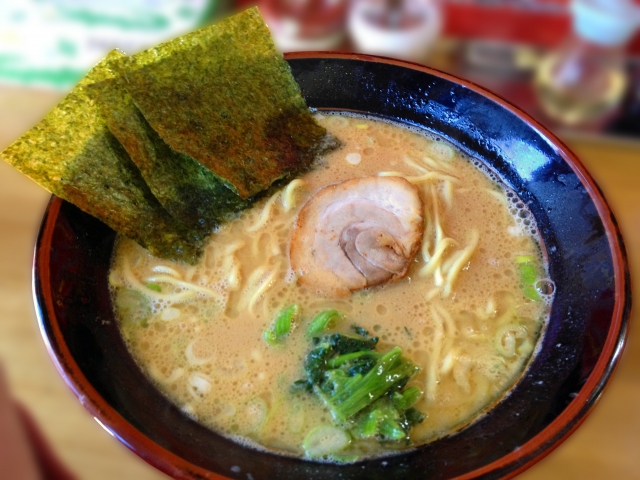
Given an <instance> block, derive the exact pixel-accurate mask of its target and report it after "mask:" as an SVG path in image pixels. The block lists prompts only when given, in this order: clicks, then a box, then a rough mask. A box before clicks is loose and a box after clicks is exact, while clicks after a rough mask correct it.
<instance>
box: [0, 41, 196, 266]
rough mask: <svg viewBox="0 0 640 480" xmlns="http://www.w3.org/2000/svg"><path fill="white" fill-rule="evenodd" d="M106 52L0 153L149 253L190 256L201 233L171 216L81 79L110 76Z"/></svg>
mask: <svg viewBox="0 0 640 480" xmlns="http://www.w3.org/2000/svg"><path fill="white" fill-rule="evenodd" d="M120 55H121V54H119V53H117V52H112V53H111V54H109V55H108V56H107V57H106V58H105V59H104V60H103V61H101V62H100V63H99V64H98V65H96V66H95V67H94V68H93V69H92V70H91V71H90V72H89V73H88V74H87V76H86V77H85V78H84V79H83V80H82V81H81V82H80V83H79V84H78V85H77V86H76V87H75V88H74V89H73V90H72V91H71V92H70V93H69V94H68V95H67V96H66V97H65V98H64V99H63V100H62V101H61V102H60V103H59V104H58V105H57V106H56V107H55V108H54V109H53V110H52V111H51V112H50V113H49V114H48V115H47V116H46V117H45V118H44V119H43V120H41V121H40V122H39V123H38V124H37V125H36V126H34V127H33V128H32V129H31V130H29V131H28V132H27V133H25V134H24V135H23V136H22V137H21V138H19V139H18V140H17V141H15V142H14V143H13V144H11V145H10V146H9V147H8V148H7V149H6V150H5V151H4V152H2V153H1V154H0V157H2V158H3V160H5V161H6V162H8V163H9V164H11V165H13V166H14V167H16V168H17V169H18V170H20V171H21V172H22V173H24V174H26V175H27V176H28V177H30V178H31V179H32V180H34V181H36V182H37V183H39V184H40V185H42V186H43V187H44V188H46V189H47V190H49V191H50V192H52V193H53V194H55V195H58V196H59V197H62V198H63V199H65V200H67V201H69V202H71V203H73V204H75V205H76V206H78V207H79V208H80V209H82V210H84V211H85V212H87V213H89V214H91V215H93V216H95V217H97V218H98V219H100V220H102V221H103V222H104V223H106V224H107V225H109V226H110V227H111V228H113V229H114V230H116V231H117V232H120V233H122V234H124V235H126V236H128V237H129V238H132V239H133V240H136V241H137V242H138V243H140V244H141V245H142V246H144V247H146V248H147V249H148V250H149V252H150V253H152V254H153V255H156V256H159V257H164V258H170V259H174V260H184V261H187V262H189V263H194V262H195V261H196V260H197V258H198V257H199V255H200V253H201V251H202V246H203V245H202V244H203V240H204V239H203V238H201V236H199V235H198V234H197V233H196V232H195V231H192V230H190V229H187V228H185V227H184V226H182V225H181V224H179V223H178V222H176V221H175V220H174V219H173V218H172V217H171V216H170V215H169V213H168V212H167V211H166V210H165V209H164V208H163V207H162V205H161V204H160V203H159V202H158V200H157V199H156V198H155V197H154V196H153V194H152V193H151V191H150V190H149V188H148V187H147V185H146V183H145V182H144V180H143V178H142V176H141V175H140V172H139V170H138V169H137V167H136V166H135V165H134V164H133V162H132V161H131V160H130V158H129V156H128V155H127V153H126V151H125V150H124V148H122V146H121V145H120V143H119V142H118V140H117V139H116V138H115V137H114V136H113V134H112V133H111V132H110V131H109V129H108V127H107V124H106V123H105V121H104V119H103V118H102V116H101V115H100V112H99V109H98V108H97V107H96V106H95V105H94V102H93V100H92V99H91V98H90V97H89V96H88V95H87V92H86V87H87V85H89V84H91V83H93V82H96V81H101V80H104V79H106V78H109V77H111V76H112V73H111V72H110V70H109V69H108V68H107V64H108V63H109V62H110V61H111V60H113V59H114V58H117V57H118V56H120Z"/></svg>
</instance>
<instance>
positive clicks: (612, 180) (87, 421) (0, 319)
mask: <svg viewBox="0 0 640 480" xmlns="http://www.w3.org/2000/svg"><path fill="white" fill-rule="evenodd" d="M59 98H60V96H59V94H57V93H52V92H44V91H33V90H22V89H17V88H10V87H0V150H2V149H3V148H4V147H6V146H7V145H8V144H9V143H11V141H13V140H14V139H16V138H18V137H19V136H20V135H21V134H22V133H23V132H24V131H26V130H27V129H28V128H30V127H31V126H32V125H33V124H34V123H35V122H37V121H38V120H39V119H40V118H41V117H42V116H43V115H44V114H45V113H46V112H47V111H48V110H49V109H50V108H51V107H52V106H53V105H54V104H55V103H56V102H57V100H58V99H59ZM568 143H569V144H570V146H571V147H572V148H573V149H574V151H575V152H576V153H577V154H578V156H579V157H580V158H581V159H582V161H583V162H584V164H585V165H586V166H587V168H588V169H589V171H590V172H591V173H592V175H593V177H594V178H595V179H596V181H597V182H598V183H599V184H600V186H601V188H602V190H603V191H604V193H605V196H606V197H607V199H608V201H609V202H610V204H611V206H612V208H613V210H614V212H615V214H616V217H617V219H618V221H619V223H620V226H621V228H622V231H623V234H624V238H625V241H626V245H627V251H628V254H629V260H630V262H631V275H632V277H636V278H637V276H638V274H640V188H639V182H640V144H638V145H622V144H614V143H606V142H602V141H597V140H589V139H581V140H572V141H569V142H568ZM48 199H49V194H48V193H47V192H45V191H44V190H43V189H41V188H40V187H38V186H37V185H35V184H34V183H32V182H31V181H30V180H28V179H27V178H25V177H23V176H22V175H21V174H20V173H18V172H17V171H15V170H14V169H13V168H11V167H10V166H8V165H6V164H5V163H4V162H0V362H1V363H2V364H4V367H5V369H6V370H7V373H8V376H9V379H10V384H11V388H12V389H13V392H14V395H15V396H16V397H17V398H18V399H19V400H20V401H21V402H22V403H23V404H24V405H26V406H27V407H28V409H29V410H30V411H31V412H32V414H33V416H34V417H35V419H36V420H37V421H38V423H39V424H40V426H41V428H42V430H43V432H44V434H45V436H46V437H47V438H48V439H49V441H50V442H51V444H52V445H53V447H54V449H55V451H56V452H57V454H58V455H59V457H61V459H62V460H63V461H64V462H65V463H66V464H67V465H68V467H69V468H70V469H71V470H72V471H73V472H74V473H76V474H77V476H78V478H80V479H87V480H101V479H104V480H113V479H136V480H146V479H149V480H151V479H160V478H167V477H166V476H165V475H163V474H162V473H160V472H158V471H156V470H155V469H153V468H152V467H150V466H149V465H147V464H146V463H145V462H144V461H142V460H141V459H139V458H138V457H137V456H135V455H134V454H133V453H131V452H129V450H127V449H126V448H125V447H124V446H122V445H121V444H120V443H118V442H117V441H116V440H115V439H114V438H113V437H111V436H110V435H109V434H107V432H105V431H104V430H103V429H102V428H101V427H100V425H99V424H98V423H97V422H95V421H94V420H93V419H92V418H91V416H90V415H89V414H88V413H87V412H86V411H85V410H84V409H83V407H82V406H81V405H80V403H79V402H78V400H77V399H76V398H75V397H74V396H73V394H72V393H71V391H70V390H69V389H68V388H67V386H66V385H65V383H64V382H63V380H62V378H61V377H60V375H59V374H58V373H57V372H56V370H55V368H54V366H53V363H52V361H51V360H50V359H49V357H48V355H47V352H46V349H45V346H44V343H43V341H42V339H41V338H40V334H39V331H38V327H37V323H36V317H35V313H34V308H33V304H32V299H31V260H32V253H33V246H34V243H35V238H36V233H37V229H38V226H39V224H40V219H41V217H42V213H43V211H44V208H45V205H46V203H47V201H48ZM639 285H640V282H639V283H636V287H635V288H634V295H635V298H636V299H640V296H638V288H639ZM639 311H640V309H636V311H635V312H634V314H633V315H632V319H631V333H630V335H629V338H628V343H627V346H626V349H625V352H624V355H623V357H622V361H621V363H620V366H619V368H618V370H617V371H616V374H615V375H614V378H613V380H612V381H611V383H610V385H609V387H608V388H607V390H606V392H605V394H604V395H603V397H602V399H601V401H600V402H599V404H598V405H597V407H596V408H595V410H594V411H593V413H592V414H591V415H590V416H589V417H588V418H587V419H586V421H585V422H584V424H583V425H582V426H581V427H580V428H579V429H578V430H577V431H576V432H575V433H574V434H573V435H572V436H571V437H569V439H568V440H567V441H566V442H564V443H563V444H562V445H560V447H559V448H557V449H556V450H555V451H554V452H552V453H551V454H550V455H549V456H548V457H547V458H545V459H544V460H542V461H541V462H540V463H538V464H537V465H534V466H533V467H532V468H531V469H530V470H528V471H527V472H525V473H524V474H522V475H521V476H520V477H519V478H521V479H523V480H537V479H545V480H554V479H562V480H566V479H580V480H592V479H622V480H626V479H640V326H637V325H636V326H635V328H634V324H635V323H636V320H640V319H639V318H638V315H640V314H639V313H638V312H639Z"/></svg>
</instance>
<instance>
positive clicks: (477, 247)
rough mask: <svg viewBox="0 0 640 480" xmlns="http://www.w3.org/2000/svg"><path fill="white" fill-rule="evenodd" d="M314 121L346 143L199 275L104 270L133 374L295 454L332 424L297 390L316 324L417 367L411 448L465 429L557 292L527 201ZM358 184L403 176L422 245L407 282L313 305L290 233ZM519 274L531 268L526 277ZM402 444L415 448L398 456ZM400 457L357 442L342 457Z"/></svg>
mask: <svg viewBox="0 0 640 480" xmlns="http://www.w3.org/2000/svg"><path fill="white" fill-rule="evenodd" d="M317 119H318V121H319V122H320V123H321V124H322V125H323V126H325V127H326V128H327V129H328V130H329V131H330V132H331V133H333V134H334V135H335V136H336V137H337V138H339V139H340V140H341V141H342V142H343V143H344V147H343V148H341V149H339V150H337V151H335V152H333V153H331V154H330V155H329V156H327V157H326V158H325V159H324V161H323V162H322V164H321V165H319V166H318V167H317V168H315V169H314V170H312V171H310V172H309V173H306V174H304V175H303V176H301V177H300V178H298V179H296V180H293V181H292V182H291V183H289V184H288V185H287V186H286V187H285V188H284V189H282V190H280V191H278V192H277V193H274V194H273V195H272V196H271V197H269V198H267V199H265V200H263V201H262V202H260V203H259V204H257V205H256V206H255V208H253V209H251V210H249V211H247V212H245V213H243V214H242V215H241V216H240V217H239V218H238V219H236V220H234V221H232V222H230V223H228V224H226V225H224V226H223V227H222V228H220V230H219V231H218V232H217V233H216V234H214V235H213V236H212V238H211V241H210V244H209V245H208V246H207V248H206V251H205V254H204V257H203V258H202V260H201V262H200V263H199V264H198V265H197V266H188V265H184V264H178V263H172V262H169V261H164V260H160V259H157V258H155V257H152V256H150V255H149V254H148V253H147V252H146V251H145V250H143V249H142V248H141V247H139V246H138V245H137V244H135V243H134V242H132V241H129V240H127V239H124V238H121V239H119V241H118V242H117V245H116V248H115V253H114V257H113V265H112V269H111V273H110V283H111V286H112V288H113V295H114V304H116V305H119V307H117V308H116V314H117V319H118V323H119V325H120V328H121V331H122V335H123V337H124V339H125V341H126V343H127V345H128V347H129V349H130V350H131V352H132V354H133V356H134V358H135V359H136V361H137V362H138V363H139V365H140V367H141V368H142V369H143V370H144V371H145V372H146V373H147V374H148V376H149V377H150V378H151V379H152V380H153V382H155V384H156V385H157V387H158V388H159V389H160V390H161V391H162V392H163V393H164V394H165V395H166V396H167V397H168V398H170V399H171V401H173V402H174V403H175V404H176V405H178V406H179V407H180V408H181V409H182V410H183V411H184V412H185V413H186V414H188V415H189V416H191V417H193V418H195V419H197V420H198V421H200V422H202V423H203V424H205V425H207V426H208V427H210V428H212V429H213V430H215V431H217V432H220V433H222V434H223V435H226V436H230V437H232V438H234V439H236V440H238V441H240V442H244V443H245V444H247V445H250V446H254V447H257V448H265V449H268V450H271V451H276V452H279V453H283V454H291V455H304V454H305V452H304V450H303V447H302V445H303V442H304V439H305V437H306V436H307V435H308V434H309V432H310V431H312V430H313V429H314V428H316V427H318V426H320V425H333V424H334V420H333V419H332V417H331V415H330V413H329V412H328V410H327V409H326V407H325V406H324V405H323V404H322V402H321V401H320V400H319V399H318V398H317V397H316V396H314V395H312V394H308V393H306V392H298V393H291V385H292V383H293V382H294V381H296V380H298V379H300V378H301V377H303V376H304V364H303V363H304V358H305V356H306V355H307V353H308V352H309V351H310V349H311V348H312V344H311V342H310V340H309V338H308V336H307V335H305V330H306V328H307V325H308V323H309V321H310V320H311V319H312V318H313V317H314V316H315V315H316V314H317V313H319V312H321V311H323V310H326V309H336V310H339V311H340V312H342V313H344V315H345V319H344V321H342V322H338V323H337V324H336V325H335V326H334V328H333V330H331V331H332V332H333V331H335V332H343V333H352V332H353V330H352V325H357V326H360V327H362V328H364V329H366V330H367V331H368V332H370V334H371V335H375V336H378V337H379V338H380V340H379V344H378V346H377V350H380V351H382V352H385V351H388V350H390V349H391V348H393V347H395V346H399V347H400V348H401V349H402V355H403V356H404V357H406V358H408V359H410V360H411V361H413V362H414V363H416V364H417V365H418V366H419V367H420V371H419V373H418V374H417V375H416V376H414V377H413V378H412V379H411V381H410V382H409V384H408V386H417V387H419V388H420V389H421V390H422V392H423V395H422V397H421V399H420V400H419V402H418V403H417V404H416V405H415V408H416V409H418V410H419V411H420V412H422V413H423V414H424V415H425V419H424V420H423V421H422V423H420V424H418V425H416V426H415V427H413V429H412V430H411V441H412V443H411V445H416V444H420V443H425V442H428V441H431V440H433V439H435V438H438V437H440V436H442V435H445V434H447V433H450V432H452V431H454V430H456V429H459V428H461V427H462V426H464V425H466V424H468V423H469V422H471V421H472V420H473V419H475V418H477V417H478V415H479V414H481V413H482V412H483V411H486V409H487V408H489V407H490V406H492V405H493V404H494V403H495V402H496V401H497V400H498V399H499V398H500V397H501V396H503V395H504V394H505V392H507V391H508V390H509V389H510V388H511V387H512V386H513V385H514V383H515V382H516V381H517V379H518V378H519V377H520V375H521V374H522V371H523V368H524V366H525V365H526V364H527V362H528V360H529V359H530V357H531V355H532V353H533V352H534V350H535V345H536V344H537V341H538V339H539V337H540V335H541V332H542V331H543V330H544V325H545V320H546V317H547V314H548V311H549V306H550V302H551V294H550V292H551V291H552V283H551V281H550V280H549V279H548V273H547V268H546V266H545V263H544V261H543V258H542V254H541V251H540V246H539V243H538V242H539V239H538V236H537V233H536V230H535V228H536V227H535V224H534V222H533V219H532V217H531V215H530V214H529V212H528V211H527V210H526V209H525V206H524V204H523V203H522V202H521V201H520V200H519V199H518V198H517V197H516V196H515V194H514V193H513V192H511V191H509V190H508V189H506V188H505V187H504V186H502V185H500V184H499V183H498V182H497V181H496V179H495V178H493V176H492V174H491V173H490V172H488V171H487V170H486V169H485V168H484V167H482V166H481V165H480V163H479V162H478V161H474V160H473V159H471V160H469V159H468V158H467V157H465V156H464V155H462V154H461V153H460V152H459V151H457V150H456V149H455V148H453V147H451V146H450V145H448V144H447V143H445V142H444V141H441V140H438V139H436V138H435V137H429V136H427V135H425V134H424V133H422V132H418V131H412V130H410V129H407V128H405V127H402V126H398V125H395V124H391V123H387V122H382V121H379V120H373V119H370V118H362V117H359V116H345V115H337V114H318V115H317ZM366 176H401V177H404V178H406V179H408V180H409V182H411V183H412V184H414V185H416V186H417V187H418V189H419V194H420V199H421V200H422V202H423V204H424V225H423V227H422V228H424V235H423V238H422V244H421V246H420V250H419V251H418V253H417V255H416V256H415V259H413V260H412V262H411V264H410V267H409V270H408V274H407V276H406V277H405V278H404V279H402V280H399V281H397V282H394V283H389V284H385V285H382V286H377V287H372V288H365V289H363V290H360V291H356V292H353V293H351V294H349V295H346V296H341V297H332V296H323V295H318V294H317V293H316V292H314V291H313V289H312V288H309V287H307V286H304V285H302V284H301V283H300V282H299V281H298V278H297V276H298V274H299V272H294V271H292V269H291V265H290V260H289V256H288V251H289V241H290V238H291V229H292V226H293V225H294V222H295V220H296V216H297V214H298V212H299V211H300V209H301V208H302V206H303V205H304V204H305V202H306V201H307V200H308V199H309V198H310V197H311V196H312V195H313V194H314V193H315V192H317V191H318V190H320V189H321V188H322V187H325V186H327V185H329V184H333V183H336V182H342V181H345V180H348V179H352V178H357V177H366ZM523 266H524V267H523ZM292 304H297V305H298V307H299V316H298V318H297V320H296V322H295V324H294V326H293V330H292V332H291V333H290V334H289V335H287V336H286V338H285V339H284V340H283V341H282V342H281V343H280V344H278V345H275V346H274V345H271V344H269V343H267V342H266V341H265V339H264V332H265V331H267V330H268V329H269V328H270V327H271V325H272V322H273V319H274V318H275V317H276V316H277V315H278V314H279V312H281V311H282V310H283V309H285V308H286V307H288V306H289V305H292ZM403 446H410V445H403ZM397 449H398V446H394V445H390V444H381V443H379V442H376V441H373V440H372V441H360V442H355V441H352V442H351V444H350V445H349V446H347V447H346V448H345V449H344V450H343V451H341V452H340V456H333V457H331V456H329V458H328V460H330V461H331V460H335V461H349V460H355V459H357V458H362V457H363V456H376V455H384V454H386V453H389V452H390V451H397Z"/></svg>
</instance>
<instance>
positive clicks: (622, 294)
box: [34, 53, 631, 480]
mask: <svg viewBox="0 0 640 480" xmlns="http://www.w3.org/2000/svg"><path fill="white" fill-rule="evenodd" d="M286 58H287V60H288V61H289V63H290V65H291V68H292V71H293V75H294V76H295V78H296V79H297V81H298V83H299V84H300V87H301V89H302V94H303V95H304V97H305V98H306V100H307V102H308V104H309V106H310V107H313V108H317V109H330V110H348V111H354V112H361V113H366V114H371V115H374V116H378V117H382V118H389V119H393V120H396V121H400V122H404V123H407V124H411V125H417V126H420V127H424V128H425V129H427V130H429V131H431V132H435V133H437V134H438V135H440V136H442V137H444V138H446V139H447V140H449V141H451V142H453V143H454V144H456V145H457V146H458V147H459V148H461V149H462V150H465V151H467V152H469V153H471V154H472V155H473V156H475V157H478V158H480V159H481V160H483V161H484V162H485V163H486V164H487V165H489V166H490V168H492V169H493V170H494V171H495V172H497V173H498V175H499V176H500V177H501V178H502V179H503V180H504V181H505V182H506V183H507V184H508V185H509V186H511V187H512V188H513V189H514V190H515V191H517V192H518V194H519V195H520V197H521V198H522V200H523V201H525V202H526V203H527V205H528V206H529V208H530V210H531V211H532V212H533V214H534V216H535V218H536V221H537V223H538V226H539V229H540V232H541V234H542V237H543V240H544V246H545V249H546V255H547V256H548V260H549V266H550V273H551V277H552V279H553V280H554V281H555V284H556V287H557V288H556V298H555V302H554V304H553V308H552V311H551V318H550V323H549V326H548V329H547V331H546V334H545V335H544V338H543V340H542V348H541V351H540V353H539V354H538V355H537V357H536V358H535V359H534V360H533V362H532V363H531V365H530V367H529V369H528V370H527V372H526V374H525V375H524V377H523V378H522V380H521V381H520V382H519V384H518V385H517V386H516V387H515V389H514V390H513V392H512V393H511V394H510V395H509V396H508V397H506V398H505V399H504V400H502V401H501V402H500V403H499V404H498V405H497V406H496V407H495V408H494V409H493V410H491V412H490V413H489V414H488V415H486V416H484V417H483V418H481V419H480V420H479V421H477V422H475V423H473V424H472V425H471V426H469V427H467V428H465V429H464V430H462V431H460V432H458V433H456V434H455V435H452V436H450V437H447V438H443V439H440V440H438V441H435V442H433V443H431V444H428V445H425V446H423V447H420V448H417V449H415V450H412V451H408V452H406V453H404V454H401V455H398V456H394V457H388V458H385V459H383V460H367V461H364V462H360V463H356V464H353V465H344V466H336V465H330V464H319V463H312V462H308V461H305V460H302V459H295V458H286V457H279V456H276V455H272V454H269V453H265V452H260V451H254V450H249V449H247V448H243V447H241V446H239V445H237V444H236V443H233V442H231V441H230V440H227V439H225V438H223V437H221V436H219V435H217V434H215V433H213V432H212V431H210V430H208V429H206V428H204V427H202V426H201V425H199V424H197V423H196V422H194V421H192V420H190V419H189V418H188V417H186V416H185V415H184V414H182V413H181V412H180V410H179V409H178V408H176V407H175V406H173V405H172V404H171V403H169V401H168V400H166V399H165V398H164V397H163V396H162V395H161V394H160V393H159V392H158V391H156V389H155V388H154V387H153V386H152V385H151V383H150V382H149V381H147V379H146V378H145V376H144V375H143V374H142V372H141V371H140V370H139V368H138V367H137V366H136V364H135V363H134V361H133V359H132V357H131V356H130V354H129V353H128V351H127V349H126V347H125V345H124V343H123V341H122V338H121V337H120V334H119V332H118V329H117V327H116V325H115V322H114V319H113V314H112V310H111V304H110V299H109V293H108V288H107V271H108V267H109V260H110V256H111V251H112V247H113V242H114V237H115V234H114V232H113V231H112V230H110V229H109V228H107V227H106V226H104V225H103V224H102V223H100V222H99V221H97V220H95V219H94V218H92V217H90V216H89V215H86V214H84V213H83V212H81V211H79V210H78V209H76V208H75V207H74V206H72V205H70V204H68V203H66V202H63V201H61V200H60V199H58V198H53V199H52V200H51V203H50V204H49V207H48V209H47V212H46V214H45V217H44V220H43V224H42V228H41V231H40V234H39V237H38V243H37V247H36V255H35V267H34V295H35V302H36V307H37V311H38V315H39V320H40V325H41V330H42V335H43V337H44V340H45V342H46V344H47V347H48V349H49V352H50V355H51V357H52V358H53V360H54V362H55V363H56V365H57V367H58V370H59V371H60V373H61V374H62V376H63V377H64V379H65V381H66V382H67V384H68V385H69V386H70V387H71V389H72V390H73V391H74V393H75V394H76V395H77V396H78V398H79V399H80V401H81V402H82V403H83V405H84V406H85V407H86V408H87V410H89V412H90V413H91V414H92V415H93V416H95V417H96V418H97V419H98V420H99V421H100V422H101V423H102V424H103V425H104V426H105V427H106V428H107V429H108V430H110V431H111V432H112V433H113V434H114V435H115V436H116V437H117V438H118V439H119V440H120V441H122V442H123V443H124V444H125V445H127V447H129V448H130V449H132V450H133V451H134V452H135V453H137V454H138V455H140V456H141V457H142V458H144V459H145V460H146V461H147V462H149V463H150V464H152V465H154V466H156V467H157V468H159V469H160V470H162V471H164V472H166V473H167V474H169V475H172V476H175V477H178V478H220V477H230V478H238V479H240V478H242V479H250V478H253V479H255V480H258V479H293V478H299V479H311V478H316V479H352V478H353V479H355V478H366V479H378V478H380V479H384V480H389V479H392V478H434V479H436V478H437V479H439V478H451V477H456V476H462V477H464V478H472V477H490V478H496V477H502V476H512V475H515V474H517V473H519V472H521V471H522V470H524V469H525V468H527V467H528V466H530V465H532V464H533V463H535V462H536V461H537V460H539V459H540V458H542V457H544V456H545V455H546V454H547V453H549V451H550V450H552V449H553V448H554V447H555V446H557V445H558V444H559V443H560V442H561V441H562V440H564V438H566V437H567V436H568V435H569V434H570V433H571V432H572V431H573V430H574V429H575V428H577V427H578V425H579V424H580V423H581V422H582V421H583V420H584V418H585V416H586V415H587V413H588V412H589V411H590V409H591V408H592V407H593V406H594V404H595V402H596V401H597V399H598V397H599V396H600V394H601V393H602V391H603V389H604V387H605V385H606V383H607V381H608V380H609V378H610V376H611V373H612V371H613V369H614V367H615V365H616V363H617V361H618V360H619V358H620V354H621V352H622V347H623V344H624V340H625V334H626V331H627V322H628V319H629V310H630V305H631V300H630V285H629V271H628V268H627V262H626V257H625V252H624V246H623V243H622V238H621V237H620V232H619V231H618V227H617V225H616V222H615V219H614V218H613V215H612V213H611V211H610V209H609V207H608V206H607V204H606V202H605V200H604V198H603V197H602V194H601V192H600V190H599V189H598V187H597V186H596V184H595V183H594V182H593V180H592V179H591V177H590V176H589V174H588V173H587V172H586V171H585V169H584V167H583V166H582V164H581V163H580V161H579V160H578V159H577V158H576V157H575V155H574V154H573V153H572V152H571V151H569V149H568V148H567V147H566V146H565V145H563V144H562V142H560V141H559V140H558V139H557V138H556V137H554V136H553V135H552V134H551V133H550V132H549V131H548V130H546V129H545V128H544V127H542V126H541V125H539V124H538V123H536V122H535V121H534V120H532V119H531V118H530V117H529V116H527V115H526V114H524V113H522V112H521V111H519V110H518V109H517V108H515V107H514V106H512V105H510V104H509V103H507V102H506V101H504V100H502V99H501V98H500V97H498V96H496V95H494V94H492V93H490V92H488V91H486V90H483V89H482V88H480V87H478V86H476V85H473V84H471V83H469V82H466V81H464V80H460V79H457V78H455V77H452V76H450V75H446V74H443V73H440V72H438V71H435V70H431V69H429V68H426V67H421V66H418V65H413V64H409V63H405V62H400V61H395V60H389V59H382V58H375V57H370V56H364V55H345V54H333V53H323V54H318V53H313V54H304V53H301V54H291V55H288V56H287V57H286Z"/></svg>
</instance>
